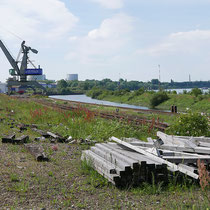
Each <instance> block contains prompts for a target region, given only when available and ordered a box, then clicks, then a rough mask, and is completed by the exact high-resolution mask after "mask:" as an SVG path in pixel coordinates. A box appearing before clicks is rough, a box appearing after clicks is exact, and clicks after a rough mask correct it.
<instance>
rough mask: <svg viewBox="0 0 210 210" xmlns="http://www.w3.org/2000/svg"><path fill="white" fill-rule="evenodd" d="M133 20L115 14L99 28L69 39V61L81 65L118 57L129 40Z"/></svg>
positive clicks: (123, 15)
mask: <svg viewBox="0 0 210 210" xmlns="http://www.w3.org/2000/svg"><path fill="white" fill-rule="evenodd" d="M132 29H133V18H132V17H130V16H127V15H125V14H117V15H115V16H113V17H112V18H109V19H105V20H104V21H103V22H102V23H101V25H100V27H99V28H97V29H94V30H91V31H90V32H89V33H88V34H87V35H86V36H83V37H77V38H76V37H70V39H69V41H70V42H71V46H72V50H71V52H69V54H68V55H67V58H69V59H74V60H75V59H78V60H80V61H82V62H83V63H92V62H94V63H105V61H108V60H111V58H112V57H113V56H116V55H118V54H119V53H120V52H121V50H122V49H123V48H124V47H125V46H126V44H127V43H128V41H129V40H130V35H131V31H132Z"/></svg>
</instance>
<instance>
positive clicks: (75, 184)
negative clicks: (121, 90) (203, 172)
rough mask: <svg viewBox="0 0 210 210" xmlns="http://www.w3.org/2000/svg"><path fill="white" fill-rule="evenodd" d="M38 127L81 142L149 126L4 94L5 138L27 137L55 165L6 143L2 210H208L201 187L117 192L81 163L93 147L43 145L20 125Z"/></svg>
mask: <svg viewBox="0 0 210 210" xmlns="http://www.w3.org/2000/svg"><path fill="white" fill-rule="evenodd" d="M19 123H24V124H28V125H31V124H36V125H37V126H38V128H40V129H43V130H50V131H53V132H55V131H57V132H59V133H60V134H62V135H63V136H69V135H71V136H72V137H73V139H77V140H79V139H80V138H86V137H87V136H89V135H91V136H92V138H91V139H93V140H95V141H98V142H103V141H105V140H107V139H108V137H110V136H111V135H114V136H117V137H122V136H129V137H132V136H133V137H137V138H142V137H144V136H145V135H147V136H151V135H153V133H147V131H148V129H147V128H145V127H139V128H138V129H137V128H134V127H132V126H131V125H123V124H121V123H119V122H114V121H107V120H102V119H96V118H94V117H93V116H91V115H90V114H89V112H88V111H86V110H85V109H81V108H80V109H79V108H78V110H77V111H75V112H70V111H60V110H56V109H52V108H49V107H44V106H42V105H39V104H37V103H34V102H30V101H26V100H18V99H12V98H9V97H7V96H3V95H0V137H2V136H3V134H11V133H16V135H17V136H20V135H23V134H26V135H29V136H30V142H33V143H36V144H40V145H42V146H43V147H44V149H45V152H46V154H47V155H48V157H49V158H50V162H47V163H46V162H36V161H35V160H34V158H33V157H32V156H31V155H30V154H29V153H28V152H27V151H26V150H25V149H24V147H23V146H21V145H10V144H2V143H1V142H0V194H1V201H0V207H1V209H8V208H9V209H20V208H23V209H29V208H36V209H41V208H46V209H72V208H75V209H187V208H190V209H207V207H208V206H209V197H208V196H209V194H208V192H203V191H202V190H201V189H200V188H199V187H198V186H197V185H187V184H184V185H182V186H180V185H175V184H173V182H171V184H169V186H168V187H163V186H161V185H158V186H155V185H145V186H142V187H139V188H136V189H123V190H120V189H117V188H115V187H114V186H112V185H109V184H108V183H107V181H106V180H105V179H104V178H103V177H102V176H100V175H99V174H98V173H96V172H95V171H93V170H92V169H90V168H89V167H87V166H86V165H84V164H82V163H81V161H80V157H81V152H82V150H83V149H88V148H89V145H86V144H82V143H80V141H78V142H77V143H75V144H65V143H57V144H56V148H57V149H55V147H52V146H53V145H52V144H51V143H50V142H49V140H42V141H40V142H37V141H35V140H34V137H37V136H39V134H37V133H35V132H34V131H32V130H31V129H30V128H28V129H27V130H25V131H21V133H20V131H19V129H18V127H17V124H19Z"/></svg>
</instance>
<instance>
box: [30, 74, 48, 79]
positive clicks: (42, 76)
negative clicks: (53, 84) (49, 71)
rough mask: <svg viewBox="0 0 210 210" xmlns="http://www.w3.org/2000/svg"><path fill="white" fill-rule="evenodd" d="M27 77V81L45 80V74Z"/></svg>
mask: <svg viewBox="0 0 210 210" xmlns="http://www.w3.org/2000/svg"><path fill="white" fill-rule="evenodd" d="M27 79H28V81H43V80H46V75H45V74H43V75H29V76H28V77H27Z"/></svg>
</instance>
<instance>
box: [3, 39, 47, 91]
mask: <svg viewBox="0 0 210 210" xmlns="http://www.w3.org/2000/svg"><path fill="white" fill-rule="evenodd" d="M0 48H1V49H2V51H3V53H4V54H5V56H6V58H7V60H8V61H9V63H10V64H11V66H12V69H10V70H9V73H10V75H11V76H13V78H9V79H8V81H7V86H8V93H10V92H11V90H12V87H14V86H22V87H24V88H25V89H27V88H32V89H34V90H35V89H36V88H38V89H42V90H43V92H45V91H46V90H45V88H44V87H43V86H42V85H41V84H39V83H38V82H37V81H27V76H28V75H42V69H41V68H40V67H39V68H36V66H35V65H34V64H33V63H32V62H31V61H30V60H29V57H28V54H29V52H30V51H31V52H32V53H35V54H37V53H38V51H37V50H36V49H33V48H31V47H29V46H26V45H25V41H23V42H22V43H21V48H20V52H19V54H18V57H17V60H15V59H14V58H13V57H12V55H11V54H10V53H9V51H8V49H7V48H6V47H5V45H4V43H3V42H2V41H1V40H0ZM21 53H22V54H23V56H22V60H21V61H18V59H19V57H20V55H21ZM19 63H20V64H19ZM29 63H30V64H32V66H33V67H34V68H28V64H29Z"/></svg>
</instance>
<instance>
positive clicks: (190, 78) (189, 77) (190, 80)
mask: <svg viewBox="0 0 210 210" xmlns="http://www.w3.org/2000/svg"><path fill="white" fill-rule="evenodd" d="M189 82H191V76H190V74H189Z"/></svg>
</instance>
